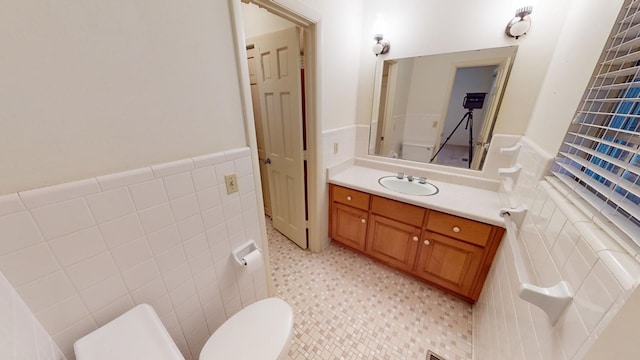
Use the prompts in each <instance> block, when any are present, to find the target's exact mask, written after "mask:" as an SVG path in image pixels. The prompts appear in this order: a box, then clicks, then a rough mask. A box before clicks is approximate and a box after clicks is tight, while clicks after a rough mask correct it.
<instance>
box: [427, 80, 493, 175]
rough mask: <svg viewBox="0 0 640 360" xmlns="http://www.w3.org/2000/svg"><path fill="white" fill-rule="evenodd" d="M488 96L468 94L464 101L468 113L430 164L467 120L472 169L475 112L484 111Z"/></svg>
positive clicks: (466, 127) (466, 128) (466, 126)
mask: <svg viewBox="0 0 640 360" xmlns="http://www.w3.org/2000/svg"><path fill="white" fill-rule="evenodd" d="M486 95H487V93H467V95H466V96H465V97H464V99H463V100H462V107H463V108H465V109H467V112H466V113H465V114H464V115H463V116H462V118H461V119H460V121H459V122H458V125H456V127H455V128H454V129H453V131H451V133H450V134H449V136H447V139H446V140H445V141H444V142H443V143H442V144H441V145H440V148H438V151H436V153H435V154H434V155H433V157H431V160H429V162H430V163H432V162H433V160H435V158H436V157H437V156H438V154H439V153H440V151H442V149H443V148H444V147H445V145H447V142H449V139H451V137H452V136H453V134H455V132H456V130H458V128H459V127H460V125H462V122H463V121H465V119H466V123H465V125H464V129H465V130H468V131H469V160H468V167H469V168H471V159H473V110H474V109H482V107H483V106H484V98H485V96H486Z"/></svg>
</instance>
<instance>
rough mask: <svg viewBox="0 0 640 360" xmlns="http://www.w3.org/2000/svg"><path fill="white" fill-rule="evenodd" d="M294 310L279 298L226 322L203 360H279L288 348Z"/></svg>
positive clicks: (205, 350) (253, 306)
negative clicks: (283, 351)
mask: <svg viewBox="0 0 640 360" xmlns="http://www.w3.org/2000/svg"><path fill="white" fill-rule="evenodd" d="M292 329H293V311H292V310H291V307H290V306H289V304H287V303H286V302H285V301H283V300H281V299H278V298H268V299H264V300H260V301H258V302H256V303H253V304H251V305H249V306H247V307H246V308H244V309H242V310H241V311H239V312H238V313H236V314H235V315H233V316H232V317H231V318H230V319H229V320H227V321H226V322H225V323H224V324H222V326H220V328H218V330H216V332H215V333H213V335H211V337H210V338H209V340H208V341H207V343H206V344H205V345H204V347H203V348H202V351H201V352H200V360H213V359H215V360H226V359H233V360H236V359H277V358H278V356H280V353H281V352H282V350H283V349H288V346H287V345H288V343H289V341H290V340H291V331H292Z"/></svg>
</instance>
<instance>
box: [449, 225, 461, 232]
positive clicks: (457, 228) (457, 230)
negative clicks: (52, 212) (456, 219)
mask: <svg viewBox="0 0 640 360" xmlns="http://www.w3.org/2000/svg"><path fill="white" fill-rule="evenodd" d="M451 230H453V232H454V233H459V232H460V228H459V227H457V226H454V227H453V229H451Z"/></svg>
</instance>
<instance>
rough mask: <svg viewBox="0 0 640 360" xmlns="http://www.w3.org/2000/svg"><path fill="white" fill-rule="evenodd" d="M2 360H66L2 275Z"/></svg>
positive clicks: (0, 298) (0, 290) (0, 293)
mask: <svg viewBox="0 0 640 360" xmlns="http://www.w3.org/2000/svg"><path fill="white" fill-rule="evenodd" d="M0 358H1V359H4V360H22V359H39V360H65V357H64V355H63V354H62V352H61V351H60V349H59V348H58V346H57V345H56V344H55V343H54V342H53V340H52V339H51V336H49V334H47V332H46V331H45V330H44V329H43V328H42V325H40V323H39V322H38V320H36V318H35V317H34V316H33V314H32V313H31V311H30V310H29V308H28V307H27V305H26V304H25V303H24V301H22V299H21V298H20V295H18V293H17V292H16V290H15V289H14V288H13V286H11V284H9V282H8V281H7V279H6V278H5V277H4V276H3V275H2V273H0Z"/></svg>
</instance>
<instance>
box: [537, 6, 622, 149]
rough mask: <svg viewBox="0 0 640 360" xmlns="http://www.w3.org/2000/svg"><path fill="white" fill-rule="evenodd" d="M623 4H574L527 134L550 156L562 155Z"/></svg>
mask: <svg viewBox="0 0 640 360" xmlns="http://www.w3.org/2000/svg"><path fill="white" fill-rule="evenodd" d="M622 3H623V1H622V0H614V1H607V0H588V1H574V3H573V4H572V6H571V9H570V10H569V13H570V15H569V16H567V21H566V22H565V24H564V27H563V29H562V31H561V32H560V33H559V34H558V35H559V36H558V42H557V45H556V47H555V49H554V50H553V51H554V52H553V57H552V58H551V62H550V64H549V70H548V72H547V75H546V77H545V79H544V83H543V84H542V87H541V92H540V96H539V98H538V101H537V103H536V105H535V109H534V111H533V113H532V116H531V121H530V123H529V127H528V128H527V132H526V134H527V137H529V138H530V139H531V140H533V141H535V142H536V143H537V144H538V145H540V146H541V147H542V148H543V149H545V150H547V151H549V152H550V153H553V154H555V153H556V152H557V151H558V148H559V147H560V142H561V141H562V139H563V138H564V133H565V132H566V130H567V127H568V126H569V123H570V122H571V120H573V116H574V114H575V111H576V108H577V106H578V103H579V102H580V100H581V99H582V95H583V93H584V89H585V87H586V86H587V83H588V81H589V78H590V77H591V75H592V73H593V70H594V68H595V65H596V63H597V61H598V59H599V57H600V53H601V52H602V48H603V46H604V44H605V42H606V40H607V37H608V36H609V33H610V31H611V27H612V25H613V23H614V21H615V19H616V17H617V15H618V12H619V11H620V6H621V5H622ZM585 19H598V20H597V21H585ZM586 39H588V41H586ZM549 129H554V131H549Z"/></svg>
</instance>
